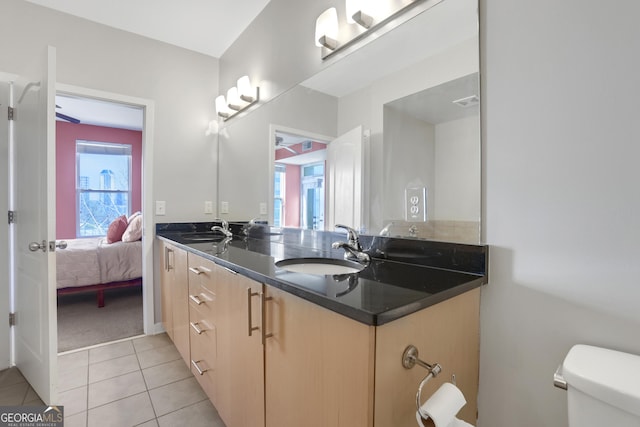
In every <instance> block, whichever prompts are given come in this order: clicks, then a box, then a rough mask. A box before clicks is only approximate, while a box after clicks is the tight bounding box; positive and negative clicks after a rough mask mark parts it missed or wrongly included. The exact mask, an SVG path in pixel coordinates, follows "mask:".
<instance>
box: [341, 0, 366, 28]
mask: <svg viewBox="0 0 640 427" xmlns="http://www.w3.org/2000/svg"><path fill="white" fill-rule="evenodd" d="M366 5H367V2H366V1H362V0H346V4H345V6H346V9H347V22H348V23H349V24H353V23H357V24H358V25H360V26H362V27H364V28H369V27H371V24H373V18H372V17H371V16H370V15H367V14H366V13H364V12H363V6H366Z"/></svg>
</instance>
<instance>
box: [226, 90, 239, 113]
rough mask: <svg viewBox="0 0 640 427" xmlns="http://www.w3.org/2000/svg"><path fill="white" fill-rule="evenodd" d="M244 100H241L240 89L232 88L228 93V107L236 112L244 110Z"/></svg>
mask: <svg viewBox="0 0 640 427" xmlns="http://www.w3.org/2000/svg"><path fill="white" fill-rule="evenodd" d="M241 102H242V100H241V99H240V95H238V88H237V87H235V86H234V87H232V88H231V89H229V90H228V91H227V105H228V106H229V108H231V109H232V110H234V111H240V109H241V108H242V105H241Z"/></svg>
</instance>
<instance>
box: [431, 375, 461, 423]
mask: <svg viewBox="0 0 640 427" xmlns="http://www.w3.org/2000/svg"><path fill="white" fill-rule="evenodd" d="M466 403H467V401H466V400H465V398H464V395H463V394H462V392H461V391H460V389H459V388H458V387H456V386H455V385H453V384H451V383H444V384H442V385H441V386H440V388H439V389H438V390H436V392H435V393H433V395H432V396H431V397H430V398H429V399H427V401H426V402H424V403H423V404H422V406H421V407H420V411H419V412H420V414H421V415H422V416H423V417H425V418H426V417H429V418H431V420H432V421H433V423H434V424H435V426H436V427H448V426H449V425H450V424H451V423H452V422H453V421H454V420H455V419H456V414H457V413H458V411H459V410H460V408H462V407H463V406H464V405H465V404H466Z"/></svg>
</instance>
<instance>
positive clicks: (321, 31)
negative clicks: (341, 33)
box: [314, 7, 338, 50]
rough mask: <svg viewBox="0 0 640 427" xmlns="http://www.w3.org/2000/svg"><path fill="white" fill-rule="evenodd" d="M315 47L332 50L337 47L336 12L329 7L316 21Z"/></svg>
mask: <svg viewBox="0 0 640 427" xmlns="http://www.w3.org/2000/svg"><path fill="white" fill-rule="evenodd" d="M314 41H315V43H316V46H318V47H322V46H324V47H326V48H327V49H329V50H334V49H335V48H337V47H338V11H337V10H336V8H335V7H331V8H329V9H327V10H325V11H324V12H322V13H321V14H320V16H318V19H316V36H315V39H314Z"/></svg>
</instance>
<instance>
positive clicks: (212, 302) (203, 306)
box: [189, 286, 217, 321]
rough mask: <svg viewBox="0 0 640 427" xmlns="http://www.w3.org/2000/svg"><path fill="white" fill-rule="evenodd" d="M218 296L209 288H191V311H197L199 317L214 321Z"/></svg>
mask: <svg viewBox="0 0 640 427" xmlns="http://www.w3.org/2000/svg"><path fill="white" fill-rule="evenodd" d="M216 304H217V296H216V294H214V293H213V292H211V291H210V290H209V289H207V288H203V287H201V286H193V287H192V286H189V311H190V312H192V311H194V310H195V311H196V312H198V313H199V314H198V315H197V317H200V318H204V319H207V320H209V321H213V320H214V319H215V313H216Z"/></svg>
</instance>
